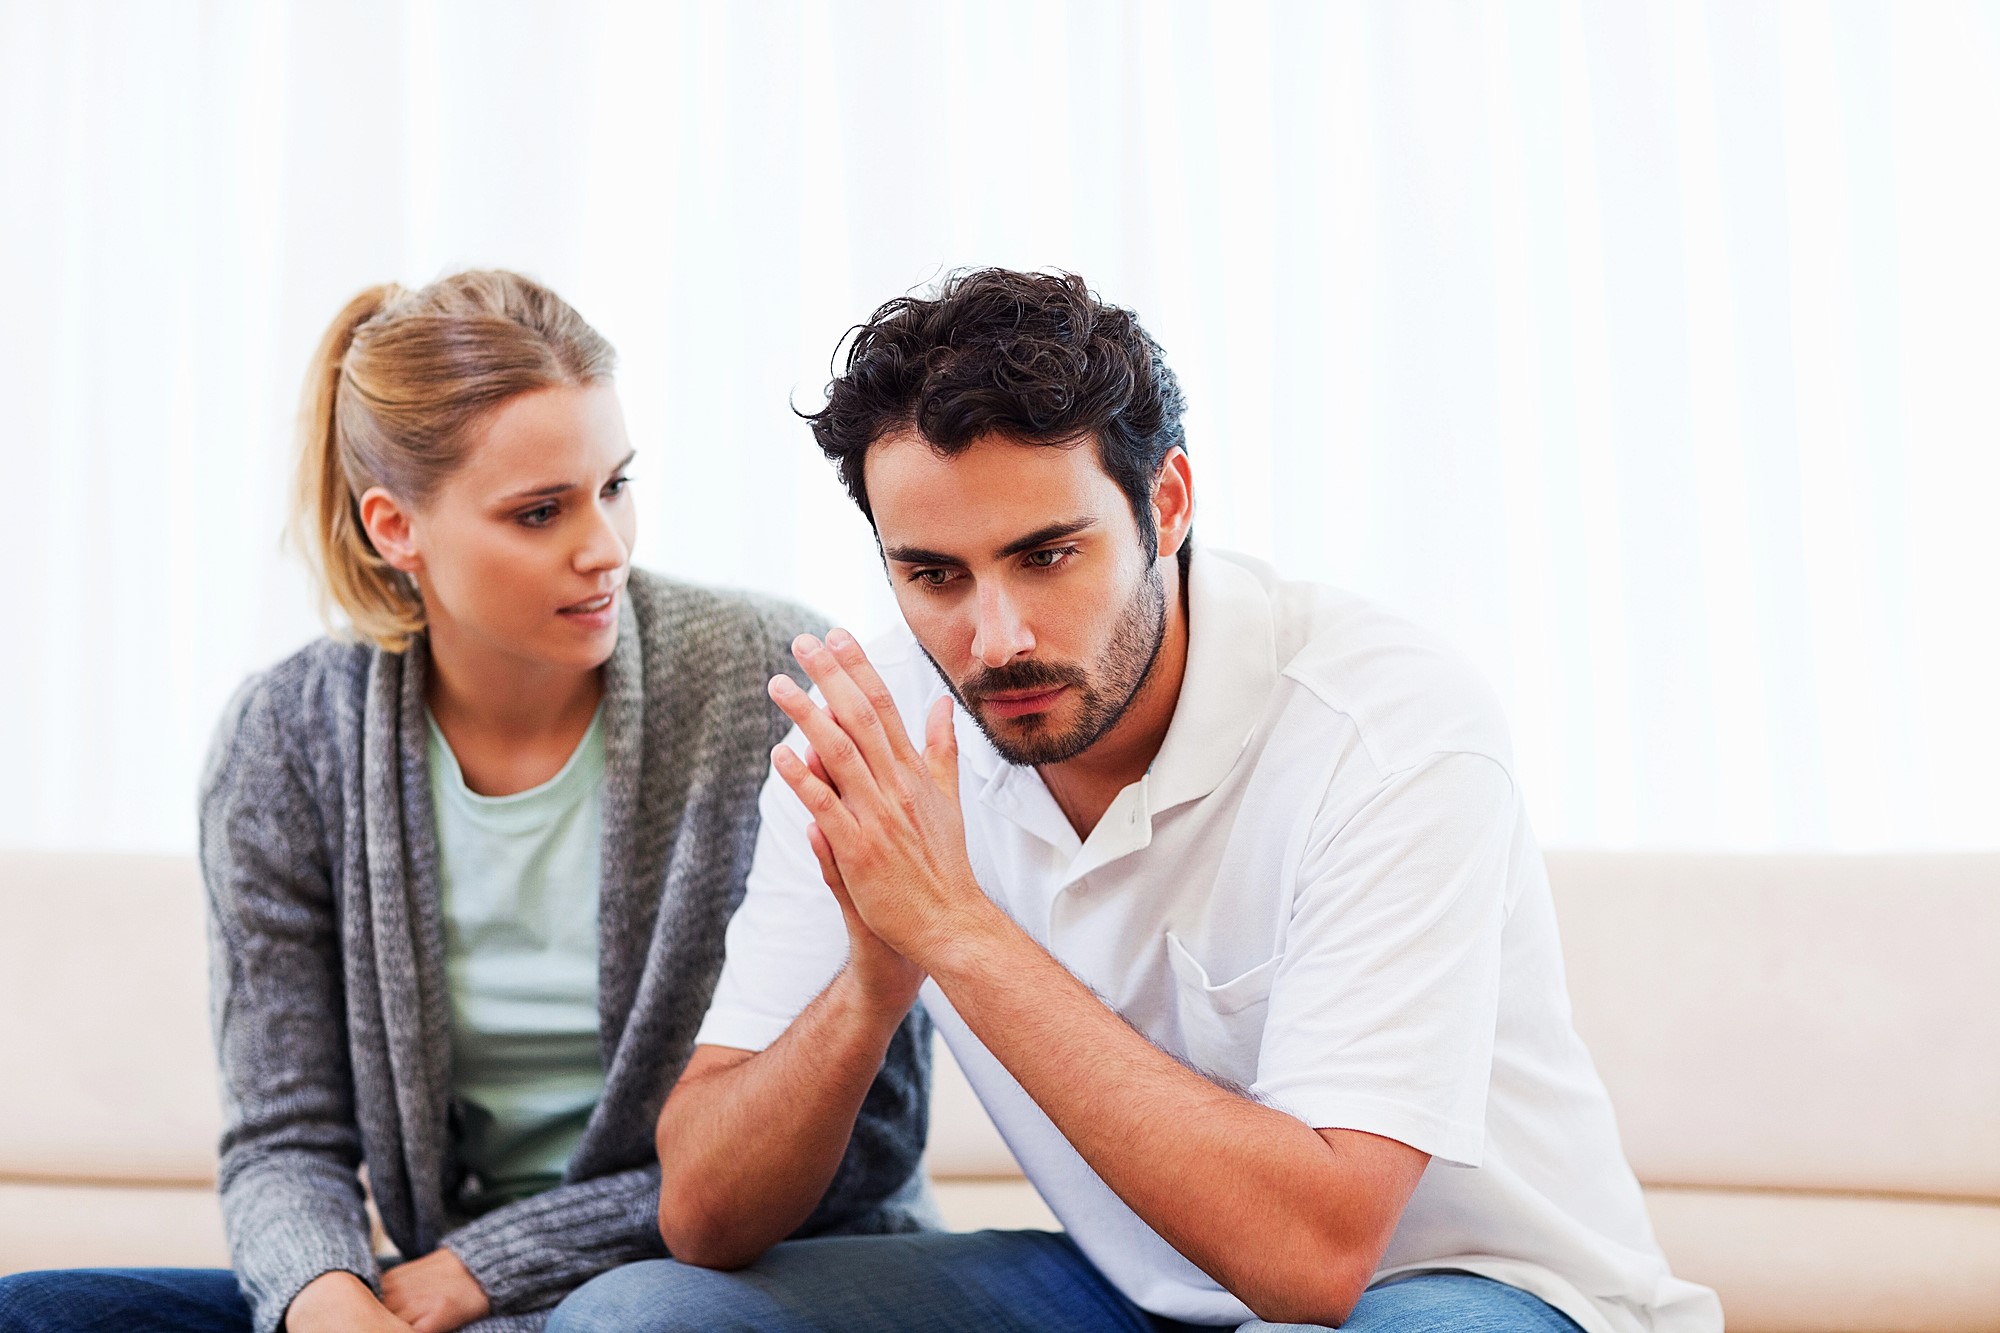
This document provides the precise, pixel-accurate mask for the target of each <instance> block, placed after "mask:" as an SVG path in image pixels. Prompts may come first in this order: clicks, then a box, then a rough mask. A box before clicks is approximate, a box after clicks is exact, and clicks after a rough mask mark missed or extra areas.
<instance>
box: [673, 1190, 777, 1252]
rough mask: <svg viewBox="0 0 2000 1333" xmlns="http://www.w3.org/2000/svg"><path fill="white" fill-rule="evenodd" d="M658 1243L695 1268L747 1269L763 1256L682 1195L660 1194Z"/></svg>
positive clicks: (720, 1219)
mask: <svg viewBox="0 0 2000 1333" xmlns="http://www.w3.org/2000/svg"><path fill="white" fill-rule="evenodd" d="M659 1220H660V1241H661V1243H663V1244H664V1245H665V1246H666V1247H667V1253H668V1254H669V1255H671V1256H673V1257H674V1258H675V1259H678V1260H679V1261H680V1262H682V1263H684V1264H692V1265H694V1266H695V1267H696V1268H720V1269H724V1270H728V1269H736V1268H746V1267H748V1266H749V1265H751V1264H753V1263H755V1262H756V1261H757V1260H758V1259H759V1258H760V1257H762V1255H763V1253H764V1252H763V1250H762V1249H761V1248H757V1247H753V1246H749V1245H745V1244H744V1243H743V1242H742V1240H741V1239H740V1238H738V1237H735V1236H732V1235H731V1234H730V1229H729V1227H728V1226H727V1224H726V1223H725V1221H724V1220H723V1219H722V1218H721V1217H719V1216H717V1215H716V1214H714V1213H713V1212H711V1211H710V1210H708V1209H705V1208H703V1207H701V1206H700V1204H698V1203H696V1202H695V1201H694V1200H692V1199H689V1198H686V1197H685V1196H684V1195H676V1194H672V1193H669V1192H668V1191H667V1190H666V1189H662V1190H661V1191H660V1218H659Z"/></svg>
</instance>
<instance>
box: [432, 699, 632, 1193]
mask: <svg viewBox="0 0 2000 1333" xmlns="http://www.w3.org/2000/svg"><path fill="white" fill-rule="evenodd" d="M426 718H427V719H428V718H429V715H428V713H427V714H426ZM603 721H604V710H603V708H602V707H601V706H600V707H599V709H598V712H597V716H596V717H593V718H592V719H591V721H590V728H589V730H587V731H586V732H585V733H584V736H583V740H582V741H581V742H580V743H579V744H578V745H577V747H576V751H575V753H573V754H571V755H570V757H569V760H568V762H566V763H565V764H564V765H563V767H562V771H561V772H559V773H557V774H556V775H555V776H554V777H552V778H550V779H549V780H548V781H547V782H544V783H543V784H542V785H540V786H539V787H533V788H530V789H529V790H527V791H523V792H516V793H514V794H513V795H511V796H481V795H479V794H478V793H477V792H474V791H473V790H471V789H470V788H469V787H467V786H466V785H465V778H464V775H463V774H462V773H461V772H460V770H459V766H458V759H457V757H456V756H455V755H453V754H452V752H451V746H450V745H449V744H448V743H447V742H446V741H445V738H444V733H443V732H442V731H440V730H438V725H437V723H436V721H435V720H431V721H430V786H431V807H432V809H433V810H434V811H435V812H436V818H437V845H438V882H439V885H440V887H441V889H442V891H443V895H444V931H445V977H446V981H447V983H448V987H449V990H450V992H451V1052H452V1086H451V1090H452V1094H453V1095H454V1096H455V1097H457V1098H458V1099H459V1101H460V1102H461V1103H462V1105H463V1107H464V1111H465V1119H464V1124H463V1132H462V1134H461V1136H460V1138H459V1142H458V1155H459V1159H460V1160H461V1161H462V1162H463V1163H464V1164H465V1165H466V1167H467V1168H468V1169H469V1170H471V1171H472V1172H474V1173H475V1174H476V1175H477V1176H478V1178H479V1179H478V1185H477V1188H476V1191H475V1192H474V1193H473V1195H472V1196H471V1199H470V1200H469V1201H470V1202H471V1203H472V1205H473V1206H474V1207H475V1208H479V1209H483V1208H486V1207H491V1206H495V1205H498V1204H501V1203H506V1202H510V1201H512V1200H514V1199H520V1198H525V1197H526V1196H528V1195H530V1194H534V1193H537V1192H538V1191H541V1190H544V1189H547V1188H549V1187H550V1186H551V1185H554V1184H556V1183H558V1182H559V1181H560V1180H561V1179H562V1173H563V1169H564V1167H565V1166H567V1165H568V1163H569V1159H570V1154H571V1153H573V1152H574V1151H575V1150H576V1145H577V1142H578V1140H579V1139H581V1138H582V1136H583V1127H584V1124H585V1122H586V1121H588V1120H589V1118H590V1113H591V1111H592V1110H593V1109H594V1108H595V1107H596V1105H597V1103H598V1100H599V1099H600V1098H601V1097H602V1096H603V1094H604V1065H603V1060H602V1058H601V1057H600V1055H599V1053H598V1032H597V894H598V882H599V876H600V871H601V855H602V853H601V848H602V842H603V838H602V825H603V806H604V802H603V792H604V735H603Z"/></svg>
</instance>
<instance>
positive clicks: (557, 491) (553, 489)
mask: <svg viewBox="0 0 2000 1333" xmlns="http://www.w3.org/2000/svg"><path fill="white" fill-rule="evenodd" d="M638 456H639V451H638V450H637V449H634V450H633V451H632V452H631V453H629V454H626V455H625V457H623V458H621V459H619V460H618V466H617V467H615V468H612V469H611V472H612V475H614V476H616V475H617V474H618V473H620V472H623V471H624V470H625V469H626V468H628V467H631V466H632V460H633V459H635V458H637V457H638ZM575 489H576V483H575V482H573V481H554V482H550V483H549V484H548V485H546V486H537V487H535V488H534V489H533V490H529V491H515V492H514V493H513V494H512V495H509V496H507V497H505V498H504V499H502V500H501V502H500V503H502V504H513V503H514V502H515V501H516V500H547V499H550V498H552V497H554V496H558V495H563V494H566V493H567V492H569V491H573V490H575Z"/></svg>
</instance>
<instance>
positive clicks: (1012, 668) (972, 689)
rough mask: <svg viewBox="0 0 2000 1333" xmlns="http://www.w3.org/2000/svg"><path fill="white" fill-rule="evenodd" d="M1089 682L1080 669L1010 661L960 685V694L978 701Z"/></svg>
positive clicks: (1047, 663)
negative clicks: (989, 696)
mask: <svg viewBox="0 0 2000 1333" xmlns="http://www.w3.org/2000/svg"><path fill="white" fill-rule="evenodd" d="M1088 682H1089V677H1088V676H1086V675H1085V674H1084V673H1083V671H1082V670H1081V669H1080V668H1077V667H1073V666H1057V665H1055V664H1054V663H1052V662H1009V663H1008V664H1007V665H1006V666H999V667H988V668H986V669H985V670H984V671H981V672H980V673H979V674H978V675H976V676H973V677H971V678H969V679H967V680H965V681H963V682H961V683H960V685H959V687H958V693H959V697H960V698H963V699H979V698H982V697H984V696H985V695H989V694H1020V693H1022V692H1024V691H1028V690H1053V689H1059V688H1061V687H1062V686H1064V685H1083V684H1087V683H1088Z"/></svg>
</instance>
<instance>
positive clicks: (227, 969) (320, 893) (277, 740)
mask: <svg viewBox="0 0 2000 1333" xmlns="http://www.w3.org/2000/svg"><path fill="white" fill-rule="evenodd" d="M200 810H201V824H200V852H201V870H202V879H203V881H204V883H205V884H206V887H207V891H208V909H209V973H210V1017H211V1020H212V1024H213V1031H214V1037H215V1047H216V1057H217V1061H218V1064H219V1066H220V1073H221V1085H222V1088H221V1091H222V1105H223V1133H222V1141H221V1160H220V1163H219V1165H218V1172H217V1176H218V1185H219V1188H220V1192H221V1199H222V1216H223V1224H224V1227H225V1229H226V1231H227V1233H228V1237H229V1248H230V1254H231V1257H232V1259H233V1261H234V1263H235V1268H236V1275H237V1280H238V1282H239V1283H240V1284H241V1285H242V1288H243V1292H244V1295H245V1297H246V1298H247V1299H248V1300H249V1302H250V1306H251V1312H252V1319H253V1327H254V1328H255V1330H256V1333H271V1331H272V1330H273V1329H275V1328H277V1327H278V1325H279V1324H280V1323H281V1322H282V1321H283V1319H284V1315H285V1310H286V1307H288V1306H289V1305H290V1304H291V1302H292V1299H293V1297H295V1296H297V1295H298V1293H299V1291H300V1289H301V1288H303V1287H304V1286H305V1285H306V1284H307V1283H308V1282H311V1281H312V1280H313V1279H314V1278H316V1277H318V1276H320V1275H321V1274H322V1273H327V1272H333V1271H336V1270H339V1271H345V1272H349V1273H353V1274H354V1275H355V1276H357V1277H359V1278H361V1279H362V1280H363V1281H365V1282H367V1283H369V1284H370V1286H376V1285H377V1266H376V1262H375V1258H374V1255H373V1253H372V1251H371V1249H370V1245H369V1223H368V1216H367V1213H366V1210H365V1208H364V1205H363V1201H362V1189H361V1184H360V1181H359V1179H358V1177H357V1175H356V1168H357V1167H358V1165H359V1164H360V1161H361V1144H360V1133H359V1131H358V1130H357V1128H356V1126H355V1120H354V1095H353V1085H352V1079H351V1076H350V1074H349V1069H348V1058H347V1043H346V1040H345V1020H344V1017H343V1014H344V1010H343V996H342V987H341V965H340V958H341V953H340V939H339V928H338V924H337V922H336V919H335V912H334V903H333V890H332V887H331V882H330V876H329V873H328V869H327V859H326V851H325V841H324V838H323V836H322V831H321V828H320V821H319V815H318V813H317V811H316V808H315V806H314V804H313V801H312V799H311V797H310V795H309V792H308V788H307V786H306V784H305V782H304V781H303V780H302V778H301V776H300V774H299V772H298V771H297V769H296V768H295V766H294V760H293V757H292V756H291V755H290V754H289V753H288V752H287V747H286V745H285V744H284V738H283V735H282V732H281V728H280V727H279V725H278V722H277V719H276V715H275V711H274V708H273V705H272V699H271V694H270V689H269V686H268V683H267V680H266V679H265V678H255V677H253V678H252V679H251V681H250V682H248V683H247V684H246V685H245V686H244V687H243V688H242V689H241V690H239V691H238V692H237V694H236V696H235V698H234V699H232V700H231V701H230V704H229V706H228V707H227V708H226V709H225V710H224V713H223V718H222V722H221V725H220V726H219V727H218V729H217V733H216V737H215V741H214V745H213V747H212V748H211V750H210V753H209V759H208V764H207V767H206V771H205V772H204V774H203V779H202V786H201V806H200Z"/></svg>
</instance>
